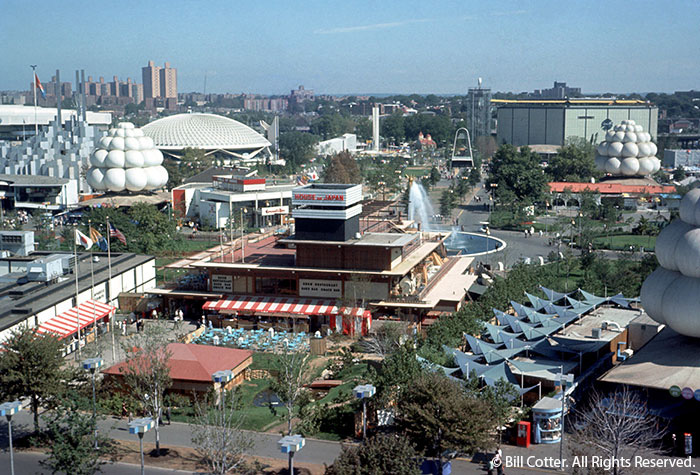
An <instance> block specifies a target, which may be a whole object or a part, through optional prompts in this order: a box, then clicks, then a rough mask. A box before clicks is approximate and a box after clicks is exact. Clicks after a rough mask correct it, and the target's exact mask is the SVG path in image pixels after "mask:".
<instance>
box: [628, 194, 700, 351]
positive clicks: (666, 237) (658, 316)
mask: <svg viewBox="0 0 700 475" xmlns="http://www.w3.org/2000/svg"><path fill="white" fill-rule="evenodd" d="M680 215H681V218H680V219H677V220H675V221H673V222H672V223H671V224H669V225H668V226H666V227H665V228H664V229H663V230H662V231H661V233H660V234H659V236H658V237H657V239H656V249H655V251H656V258H657V259H658V260H659V264H660V267H659V268H657V269H656V270H655V271H654V272H652V273H651V274H650V275H649V277H647V279H646V280H645V281H644V284H643V285H642V292H641V299H642V306H643V307H644V309H645V310H646V312H647V313H648V314H649V316H650V317H651V318H653V319H654V320H656V321H657V322H659V323H663V324H666V325H668V326H669V327H671V329H673V330H675V331H676V332H678V333H680V334H682V335H686V336H691V337H695V338H700V313H698V308H700V189H698V188H695V189H694V190H691V191H689V192H688V193H686V195H685V196H684V197H683V199H682V200H681V206H680Z"/></svg>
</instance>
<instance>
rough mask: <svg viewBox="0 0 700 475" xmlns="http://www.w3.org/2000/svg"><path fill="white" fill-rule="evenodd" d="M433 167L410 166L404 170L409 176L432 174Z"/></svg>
mask: <svg viewBox="0 0 700 475" xmlns="http://www.w3.org/2000/svg"><path fill="white" fill-rule="evenodd" d="M430 170H431V168H428V167H408V168H406V169H405V170H404V171H403V172H404V174H406V175H408V176H413V177H420V176H425V175H429V174H430Z"/></svg>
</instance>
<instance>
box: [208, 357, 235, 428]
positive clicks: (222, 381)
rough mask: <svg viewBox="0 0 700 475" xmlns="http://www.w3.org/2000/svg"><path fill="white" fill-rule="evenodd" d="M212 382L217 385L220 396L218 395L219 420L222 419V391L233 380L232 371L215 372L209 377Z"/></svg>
mask: <svg viewBox="0 0 700 475" xmlns="http://www.w3.org/2000/svg"><path fill="white" fill-rule="evenodd" d="M211 379H212V381H214V382H215V383H219V389H220V394H219V409H220V410H221V418H222V419H223V417H224V389H225V386H226V383H228V382H229V381H231V380H232V379H233V371H231V370H230V369H224V370H221V371H217V372H215V373H213V374H212V375H211Z"/></svg>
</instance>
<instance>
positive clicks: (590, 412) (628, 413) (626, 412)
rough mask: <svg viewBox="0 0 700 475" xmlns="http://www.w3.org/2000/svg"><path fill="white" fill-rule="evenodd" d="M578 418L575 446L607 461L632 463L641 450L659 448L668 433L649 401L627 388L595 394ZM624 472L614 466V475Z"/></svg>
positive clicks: (575, 423)
mask: <svg viewBox="0 0 700 475" xmlns="http://www.w3.org/2000/svg"><path fill="white" fill-rule="evenodd" d="M574 416H575V422H574V424H573V427H574V435H573V441H572V442H573V444H572V446H574V447H581V448H584V449H586V448H587V449H590V450H593V451H594V452H595V454H596V455H600V456H601V457H602V458H603V459H611V460H620V459H621V458H627V459H631V458H633V457H634V455H635V454H636V453H637V452H639V451H640V450H645V449H649V448H654V447H656V446H657V445H658V443H659V441H660V440H661V439H662V437H663V435H664V433H665V428H663V427H660V426H659V421H658V419H657V418H656V417H654V416H653V415H652V414H651V412H650V411H649V408H648V407H647V403H646V399H643V398H642V397H640V396H639V394H637V393H636V392H633V391H631V390H629V389H628V388H627V387H626V386H622V389H620V390H619V391H617V392H614V393H612V394H608V395H607V396H602V395H601V394H599V393H596V392H594V393H593V394H592V396H591V398H590V401H589V403H588V404H587V406H586V407H585V408H584V409H583V410H581V411H577V412H576V413H575V415H574ZM621 468H622V467H618V464H614V465H613V467H612V472H613V474H615V475H618V474H620V473H622V470H621Z"/></svg>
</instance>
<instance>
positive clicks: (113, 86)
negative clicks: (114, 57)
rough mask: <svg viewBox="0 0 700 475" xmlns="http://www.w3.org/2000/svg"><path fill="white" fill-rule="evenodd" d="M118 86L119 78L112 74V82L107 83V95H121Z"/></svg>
mask: <svg viewBox="0 0 700 475" xmlns="http://www.w3.org/2000/svg"><path fill="white" fill-rule="evenodd" d="M119 86H120V84H119V78H118V77H117V76H114V77H113V78H112V82H111V83H109V95H110V96H116V97H119V96H120V95H121V94H120V92H121V91H120V90H119V89H120V88H119Z"/></svg>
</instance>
